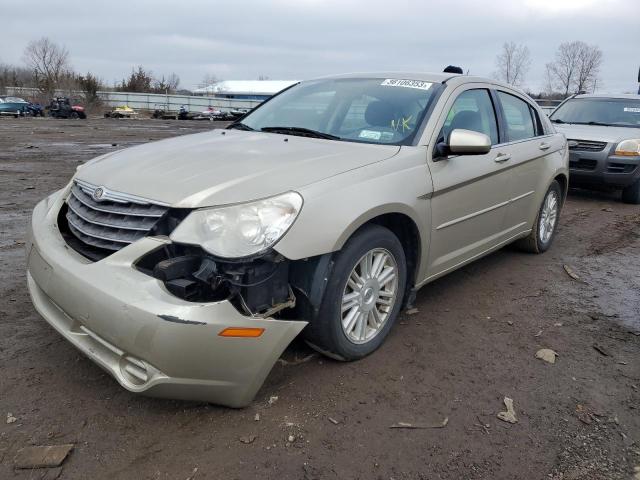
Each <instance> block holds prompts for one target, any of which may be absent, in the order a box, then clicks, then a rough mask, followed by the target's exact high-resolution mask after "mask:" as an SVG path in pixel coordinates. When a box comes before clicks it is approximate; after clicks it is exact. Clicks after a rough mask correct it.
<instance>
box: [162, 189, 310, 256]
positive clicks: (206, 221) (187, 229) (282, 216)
mask: <svg viewBox="0 0 640 480" xmlns="http://www.w3.org/2000/svg"><path fill="white" fill-rule="evenodd" d="M301 208H302V197H301V196H300V194H299V193H296V192H287V193H283V194H282V195H278V196H275V197H271V198H266V199H264V200H258V201H255V202H249V203H243V204H239V205H231V206H228V207H217V208H202V209H199V210H194V211H193V212H191V213H190V214H189V215H188V216H187V218H185V219H184V220H183V221H182V222H181V223H180V225H178V227H177V228H176V229H175V230H174V231H173V233H171V240H172V241H174V242H176V243H185V244H189V245H199V246H201V247H202V248H203V249H204V250H206V251H207V252H209V253H210V254H212V255H215V256H217V257H222V258H242V257H248V256H251V255H255V254H257V253H261V252H263V251H265V250H266V249H268V248H270V247H271V246H273V245H274V244H275V243H276V242H277V241H278V240H280V238H282V236H283V235H284V234H285V233H286V232H287V230H289V228H290V227H291V225H293V222H294V221H295V219H296V218H297V217H298V214H299V213H300V210H301Z"/></svg>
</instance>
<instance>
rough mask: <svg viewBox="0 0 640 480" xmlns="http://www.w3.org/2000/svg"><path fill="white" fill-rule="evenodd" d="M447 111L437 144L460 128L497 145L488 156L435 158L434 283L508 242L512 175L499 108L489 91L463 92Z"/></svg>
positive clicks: (432, 165) (431, 253)
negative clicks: (446, 274)
mask: <svg viewBox="0 0 640 480" xmlns="http://www.w3.org/2000/svg"><path fill="white" fill-rule="evenodd" d="M444 111H445V112H448V113H447V115H446V117H443V118H441V119H440V120H439V124H440V125H442V126H441V128H440V129H437V130H436V131H439V132H440V133H439V134H438V140H441V139H448V135H449V134H450V133H451V131H453V130H454V129H457V128H461V129H466V130H473V131H477V132H480V133H484V134H486V135H488V136H489V138H491V142H492V144H493V145H494V146H493V147H492V148H491V151H490V152H489V153H487V154H484V155H457V156H449V157H447V158H443V159H435V158H433V159H431V161H430V163H429V168H430V169H431V174H432V178H433V196H432V199H431V211H432V233H431V244H430V248H429V266H428V272H427V275H428V277H430V278H433V277H435V276H438V275H440V274H443V273H446V272H447V271H449V270H452V269H453V268H455V267H457V266H458V265H460V264H462V263H464V262H466V261H468V260H471V259H473V258H476V257H478V256H480V255H481V254H483V253H484V252H486V251H487V250H490V249H491V248H492V247H494V246H496V245H498V244H500V243H501V242H503V241H504V240H505V239H506V238H508V235H506V233H505V227H504V223H505V215H506V211H507V205H508V203H509V194H510V185H509V183H510V181H511V175H512V172H511V169H510V168H509V165H508V163H509V162H508V161H505V160H506V159H507V156H506V155H505V153H504V152H503V149H502V148H501V146H500V143H501V139H500V135H499V130H498V122H497V115H496V111H497V109H496V105H494V102H493V100H492V97H491V95H490V94H489V90H487V89H485V88H469V86H464V87H461V88H460V89H459V90H456V91H455V92H454V93H453V94H452V97H451V98H450V99H449V100H448V102H447V105H445V108H444ZM434 144H435V143H434Z"/></svg>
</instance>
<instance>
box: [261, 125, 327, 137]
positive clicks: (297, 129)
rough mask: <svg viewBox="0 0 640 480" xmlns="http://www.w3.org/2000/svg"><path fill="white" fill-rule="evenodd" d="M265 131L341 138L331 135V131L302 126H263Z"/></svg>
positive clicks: (301, 135)
mask: <svg viewBox="0 0 640 480" xmlns="http://www.w3.org/2000/svg"><path fill="white" fill-rule="evenodd" d="M260 130H261V131H263V132H270V133H284V134H287V133H288V134H289V135H298V136H300V137H312V138H324V139H326V140H340V137H337V136H335V135H331V134H330V133H324V132H318V131H317V130H311V129H310V128H302V127H262V128H261V129H260Z"/></svg>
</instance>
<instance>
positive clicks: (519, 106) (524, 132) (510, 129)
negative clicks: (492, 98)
mask: <svg viewBox="0 0 640 480" xmlns="http://www.w3.org/2000/svg"><path fill="white" fill-rule="evenodd" d="M498 98H499V99H500V103H501V104H502V111H503V112H504V117H505V118H504V119H505V123H506V130H507V141H509V142H515V141H518V140H526V139H527V138H533V137H535V136H536V134H537V125H536V123H537V122H534V117H533V116H532V112H531V107H530V106H529V104H528V103H527V102H525V101H524V100H521V99H519V98H518V97H516V96H515V95H511V94H509V93H505V92H500V91H499V92H498Z"/></svg>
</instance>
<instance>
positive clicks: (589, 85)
mask: <svg viewBox="0 0 640 480" xmlns="http://www.w3.org/2000/svg"><path fill="white" fill-rule="evenodd" d="M581 43H582V42H581ZM601 65H602V50H600V49H599V48H598V47H597V46H596V45H587V44H584V43H583V44H582V45H581V48H580V50H579V52H578V73H577V74H576V80H575V88H576V92H580V91H587V90H591V89H593V90H595V87H596V83H597V82H598V74H599V73H600V66H601Z"/></svg>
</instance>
